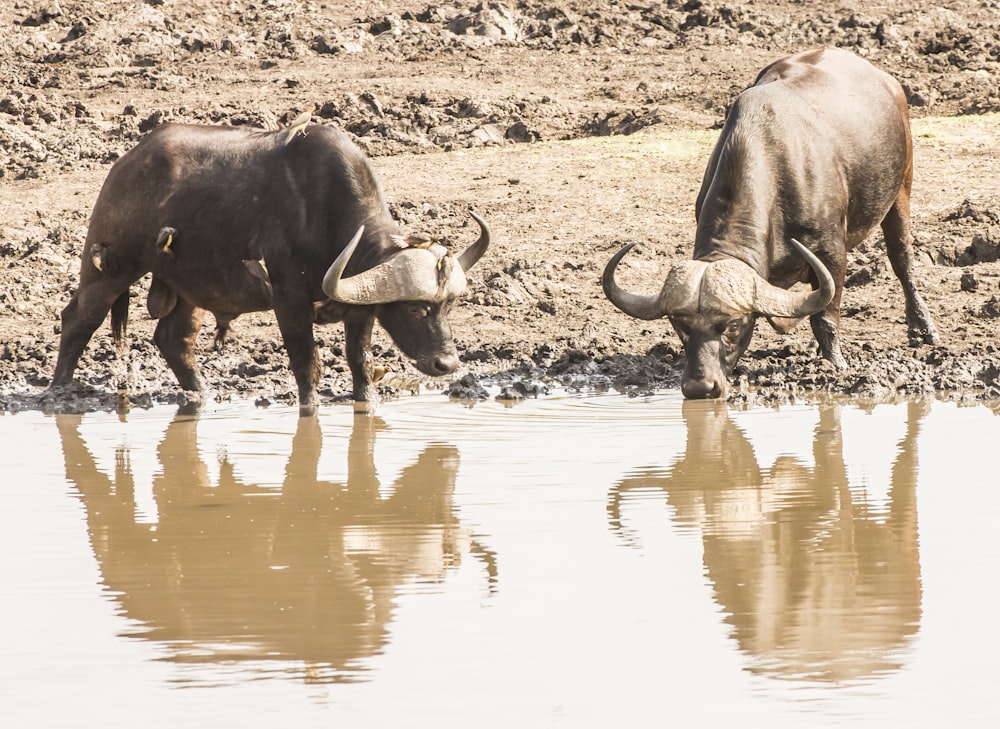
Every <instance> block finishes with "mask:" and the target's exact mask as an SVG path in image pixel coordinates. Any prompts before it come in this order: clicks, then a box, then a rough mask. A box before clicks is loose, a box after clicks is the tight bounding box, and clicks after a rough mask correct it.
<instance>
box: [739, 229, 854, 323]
mask: <svg viewBox="0 0 1000 729" xmlns="http://www.w3.org/2000/svg"><path fill="white" fill-rule="evenodd" d="M791 241H792V245H794V246H795V248H796V250H798V252H799V253H800V254H801V255H802V257H803V258H805V259H806V262H807V263H808V264H809V267H810V268H812V270H813V273H815V274H816V279H817V280H818V281H819V288H816V289H813V290H812V291H809V292H793V291H788V290H786V289H783V288H780V287H778V286H773V285H771V284H769V283H767V281H765V280H764V279H761V280H760V282H758V286H757V291H756V295H755V299H754V310H755V311H756V312H757V313H758V314H763V315H764V316H780V317H788V318H790V319H799V318H802V317H804V316H811V315H813V314H816V313H819V312H820V311H822V310H823V309H825V308H826V305H827V304H829V303H830V302H831V301H832V300H833V296H834V294H835V293H836V291H837V287H836V284H834V282H833V276H831V275H830V271H829V270H828V269H827V267H826V266H824V265H823V262H822V261H821V260H819V259H818V258H817V257H816V256H815V255H814V254H813V252H812V251H810V250H809V249H808V248H806V247H805V246H804V245H802V244H801V243H799V242H798V241H797V240H795V239H794V238H792V239H791Z"/></svg>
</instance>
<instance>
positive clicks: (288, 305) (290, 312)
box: [274, 291, 320, 416]
mask: <svg viewBox="0 0 1000 729" xmlns="http://www.w3.org/2000/svg"><path fill="white" fill-rule="evenodd" d="M291 293H292V292H290V291H282V292H281V293H278V294H276V295H275V307H274V314H275V317H276V318H277V320H278V328H279V329H280V330H281V338H282V339H283V340H284V342H285V351H287V352H288V361H289V364H290V365H291V368H292V374H293V375H295V383H296V385H298V388H299V414H300V415H302V416H308V415H314V414H315V413H316V387H317V385H319V376H320V365H319V355H318V354H317V352H316V340H315V338H314V337H313V306H312V302H311V301H309V300H308V299H307V298H306V297H305V296H298V297H294V296H292V295H291Z"/></svg>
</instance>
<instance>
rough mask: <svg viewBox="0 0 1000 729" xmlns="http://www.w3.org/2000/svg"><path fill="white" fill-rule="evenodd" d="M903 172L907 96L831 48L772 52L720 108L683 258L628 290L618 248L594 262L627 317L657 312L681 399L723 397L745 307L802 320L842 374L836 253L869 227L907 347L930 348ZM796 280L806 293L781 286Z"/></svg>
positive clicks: (781, 323)
mask: <svg viewBox="0 0 1000 729" xmlns="http://www.w3.org/2000/svg"><path fill="white" fill-rule="evenodd" d="M912 179H913V156H912V143H911V137H910V127H909V119H908V112H907V107H906V96H905V94H904V93H903V89H902V88H901V87H900V85H899V84H898V83H897V82H896V81H895V80H893V79H892V78H891V77H890V76H888V75H887V74H885V73H883V72H882V71H880V70H878V69H876V68H875V67H873V66H872V65H871V64H869V63H868V62H867V61H864V60H862V59H860V58H858V57H857V56H855V55H853V54H852V53H849V52H848V51H844V50H838V49H835V48H820V49H815V50H810V51H806V52H804V53H799V54H797V55H794V56H789V57H788V58H783V59H781V60H779V61H776V62H774V63H772V64H771V65H770V66H768V67H767V68H765V69H764V70H763V71H761V72H760V74H759V75H758V76H757V79H756V81H755V83H754V85H753V86H751V87H750V88H748V89H746V90H745V91H743V92H742V93H741V94H739V95H738V96H737V97H736V100H735V101H734V102H733V105H732V107H731V109H730V110H729V113H728V115H727V118H726V122H725V124H724V126H723V128H722V132H721V134H720V136H719V140H718V142H717V144H716V145H715V149H714V151H713V152H712V156H711V158H710V159H709V162H708V167H707V169H706V170H705V176H704V179H703V181H702V185H701V191H700V192H699V193H698V199H697V201H696V204H695V217H696V220H697V225H698V227H697V233H696V236H695V248H694V258H693V260H689V261H684V262H681V263H678V264H675V265H674V266H673V267H672V268H671V270H670V272H669V273H668V274H667V277H666V281H665V283H664V285H663V287H662V290H661V291H660V293H659V294H657V295H653V296H644V295H637V294H634V293H630V292H628V291H625V290H623V289H622V288H620V287H619V286H618V284H617V283H616V281H615V269H616V268H617V266H618V263H619V261H621V259H622V256H624V255H625V254H626V253H627V252H628V251H629V249H631V248H632V246H633V245H634V244H630V245H627V246H625V247H624V248H622V249H621V250H620V251H618V252H617V253H616V254H615V255H614V256H612V257H611V260H610V261H609V262H608V264H607V266H606V267H605V269H604V275H603V277H602V284H603V287H604V292H605V294H606V295H607V297H608V298H609V299H610V300H611V302H612V303H613V304H614V305H615V306H617V307H618V308H619V309H621V310H622V311H624V312H625V313H627V314H629V315H631V316H634V317H637V318H640V319H657V318H660V317H663V316H667V317H669V318H670V322H671V323H672V324H673V326H674V329H675V330H676V331H677V334H678V335H679V337H680V339H681V342H682V343H683V345H684V351H685V354H686V359H687V362H686V365H685V368H684V373H683V376H682V380H681V389H682V391H683V394H684V397H686V398H716V397H725V395H726V388H727V380H728V378H729V375H731V374H732V371H733V368H734V367H735V366H736V362H737V361H738V360H739V358H740V356H741V355H742V354H743V352H744V351H745V350H746V348H747V346H748V345H749V344H750V339H751V337H752V336H753V330H754V324H755V322H756V319H757V317H758V316H765V317H768V319H769V320H770V321H771V324H772V325H773V326H774V327H775V329H777V330H778V331H780V332H787V331H790V329H791V328H792V326H794V324H795V322H796V321H797V320H799V319H801V318H802V317H806V316H809V317H810V323H811V324H812V330H813V333H814V334H815V336H816V340H817V342H818V343H819V349H820V354H821V355H822V356H823V358H824V359H827V360H829V361H830V362H832V363H833V364H834V365H835V366H836V367H837V368H838V369H843V368H844V367H846V361H845V360H844V357H843V355H842V354H841V351H840V341H839V338H838V334H837V328H838V324H839V322H840V296H841V293H842V291H843V286H844V274H845V268H846V265H847V251H849V250H851V249H853V248H854V247H855V246H857V245H858V244H859V243H861V241H862V240H864V239H865V237H866V236H868V234H869V233H870V232H871V231H872V229H873V228H874V227H875V226H876V225H877V224H879V223H881V226H882V231H883V233H884V235H885V242H886V249H887V251H888V255H889V261H890V263H891V264H892V269H893V271H894V272H895V274H896V277H897V278H898V279H899V281H900V283H901V284H902V287H903V294H904V295H905V297H906V321H907V325H908V329H909V338H910V343H911V344H912V345H914V346H916V345H919V344H923V343H927V344H933V343H936V342H937V338H938V337H937V331H936V330H935V327H934V323H933V322H932V321H931V316H930V313H929V312H928V310H927V307H926V306H925V305H924V302H923V301H922V300H921V298H920V296H919V294H918V293H917V291H916V288H915V286H914V282H913V272H912V268H913V252H912V242H913V236H912V235H911V233H910V184H911V182H912ZM799 241H802V243H799ZM799 281H802V282H810V283H811V284H812V286H813V290H812V291H809V292H806V291H803V292H794V291H786V289H788V288H789V287H790V286H792V285H793V284H794V283H796V282H799Z"/></svg>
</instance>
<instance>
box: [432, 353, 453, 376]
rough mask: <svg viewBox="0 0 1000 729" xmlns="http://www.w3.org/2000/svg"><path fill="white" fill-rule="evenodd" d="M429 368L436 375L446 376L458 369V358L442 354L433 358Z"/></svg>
mask: <svg viewBox="0 0 1000 729" xmlns="http://www.w3.org/2000/svg"><path fill="white" fill-rule="evenodd" d="M431 366H432V367H433V368H434V371H435V372H436V373H437V374H439V375H447V374H450V373H452V372H454V371H455V370H456V369H458V357H457V356H456V355H454V354H443V355H441V356H439V357H435V358H434V361H433V362H432V363H431Z"/></svg>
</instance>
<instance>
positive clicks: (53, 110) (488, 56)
mask: <svg viewBox="0 0 1000 729" xmlns="http://www.w3.org/2000/svg"><path fill="white" fill-rule="evenodd" d="M0 27H2V28H3V37H4V42H3V43H2V44H0V76H2V77H3V78H4V79H6V83H5V85H4V86H3V87H0V205H2V207H0V410H8V411H11V410H17V409H22V408H35V407H40V408H45V409H87V408H110V407H113V406H114V404H115V402H116V398H115V393H116V392H117V391H118V390H119V389H120V388H124V389H126V390H127V391H128V393H129V397H130V399H131V400H132V402H133V403H137V404H139V405H143V404H148V403H152V402H160V401H178V400H183V398H184V396H183V394H182V393H180V392H179V391H178V388H177V385H176V382H175V381H174V379H173V376H172V374H171V373H170V372H169V370H168V369H167V368H166V366H165V364H164V362H163V361H162V359H161V358H160V357H159V355H158V354H157V352H156V349H155V347H154V345H153V344H152V342H151V337H150V335H151V332H152V322H150V321H148V320H146V319H144V318H143V317H141V316H140V315H139V314H140V313H142V312H144V309H145V307H144V306H143V305H142V302H143V301H144V298H145V292H144V291H142V290H140V289H141V288H142V285H143V284H140V285H139V286H137V287H135V290H134V292H133V295H134V296H136V297H141V298H139V299H138V300H137V301H136V302H134V304H133V306H132V307H131V310H132V318H131V321H130V328H131V336H130V338H129V348H128V350H127V351H125V352H117V351H116V350H115V349H114V348H113V347H112V345H111V340H110V332H109V330H108V329H106V328H105V329H102V330H100V331H99V333H98V334H97V335H95V337H94V339H93V340H92V342H91V344H90V346H89V348H88V350H87V352H86V353H85V355H84V358H83V359H82V360H81V366H80V369H79V370H78V373H77V377H78V380H79V381H80V387H78V388H75V389H74V390H73V391H72V392H69V393H60V394H59V395H58V396H54V395H51V394H46V393H45V387H46V386H47V385H48V383H49V379H50V377H51V374H52V369H53V366H54V363H55V356H56V352H57V348H58V333H59V327H60V324H59V312H60V310H61V309H62V307H63V306H64V305H65V303H66V301H67V300H68V298H69V296H70V295H71V294H72V292H73V290H74V288H75V285H76V280H77V275H78V271H79V255H80V250H81V248H82V244H83V241H84V237H85V235H86V226H87V219H88V216H89V212H90V208H91V206H92V205H93V203H94V200H95V199H96V196H97V192H98V189H99V187H100V185H101V183H102V181H103V179H104V177H105V175H106V174H107V172H108V169H109V168H110V165H111V164H112V163H113V162H114V160H115V159H117V158H118V157H119V156H120V155H121V154H122V153H123V152H125V151H126V150H127V149H128V148H130V147H131V146H132V145H134V144H135V142H136V141H137V140H138V139H139V138H140V137H141V136H142V135H143V134H144V133H145V132H146V131H148V130H149V129H151V128H153V127H155V126H156V125H158V124H161V123H163V122H166V121H177V120H181V121H190V122H202V123H213V124H250V125H257V126H265V127H275V128H276V127H277V126H279V125H282V124H286V123H288V122H289V121H290V120H292V119H294V118H295V117H296V116H297V115H298V114H299V113H301V112H302V111H305V110H313V120H314V122H315V123H322V124H333V125H337V126H339V127H341V128H343V129H345V130H346V131H347V132H348V133H350V134H351V135H352V136H353V137H354V139H355V140H356V141H357V142H358V144H359V145H360V146H361V147H362V148H364V149H365V150H366V151H367V152H368V153H369V154H370V155H371V156H372V158H373V163H374V166H375V168H376V170H377V172H378V174H379V176H380V178H381V180H382V183H383V186H384V188H385V190H386V193H387V195H388V197H389V199H390V201H391V203H392V211H393V214H394V215H395V216H396V217H397V218H398V219H399V220H400V221H401V222H402V223H404V224H405V225H406V226H407V227H408V228H409V229H411V230H415V231H418V232H423V233H427V234H430V235H432V236H434V237H437V238H440V239H442V240H445V241H447V242H449V243H451V244H453V245H456V246H462V245H465V244H466V243H467V242H469V241H471V239H472V238H473V237H474V230H475V226H474V224H472V223H471V221H470V220H469V218H468V216H467V213H466V211H467V209H468V208H469V207H474V208H475V209H476V210H477V211H478V212H479V213H480V214H482V215H483V216H484V217H485V218H486V219H487V220H488V221H489V222H490V223H491V225H492V227H493V232H494V240H495V244H494V246H493V247H492V249H491V251H490V252H489V253H488V255H487V257H486V258H485V259H484V261H483V262H481V263H480V264H479V266H478V267H477V268H476V269H474V270H473V272H472V274H473V275H472V277H471V290H470V293H469V295H468V296H467V297H466V299H465V300H463V302H462V303H461V304H460V306H459V307H458V308H457V309H456V310H455V311H454V313H453V316H452V319H453V329H454V331H455V334H456V339H457V340H458V344H459V347H460V350H461V352H462V358H463V361H464V364H463V370H462V374H464V375H465V377H464V378H462V379H461V381H460V382H458V383H451V389H450V391H451V392H453V394H454V395H455V396H462V397H472V398H475V397H483V396H485V394H484V391H483V390H482V387H481V386H482V385H483V384H498V385H500V386H502V387H503V389H504V392H505V394H506V395H508V396H510V397H518V396H520V395H522V394H525V393H527V394H531V393H532V392H537V391H538V389H539V388H545V387H547V386H548V385H549V384H550V383H556V384H560V385H563V386H566V387H569V388H591V387H596V388H609V387H610V388H615V389H619V390H625V391H629V392H642V391H646V390H649V389H651V388H655V387H664V386H668V387H669V386H675V385H676V384H677V380H678V361H679V359H680V357H681V355H682V352H681V349H680V344H679V342H678V341H677V339H676V337H675V335H674V334H673V332H672V331H671V330H670V328H669V325H668V324H667V322H666V321H663V322H642V321H637V320H633V319H629V318H628V317H626V316H625V315H624V314H622V313H621V312H619V311H618V310H616V309H615V308H614V307H613V306H612V305H611V304H610V303H609V302H608V301H607V300H606V299H605V298H604V296H603V294H602V292H601V288H600V282H599V278H600V272H601V270H602V269H603V267H604V264H605V262H606V261H607V259H608V257H609V256H610V255H611V253H613V252H614V251H615V250H617V249H618V248H619V247H620V246H621V245H622V244H624V243H626V242H629V241H639V242H640V244H641V245H640V247H639V249H638V250H637V251H636V252H633V253H632V254H631V255H630V256H629V257H628V259H626V261H625V262H624V263H623V265H622V268H621V272H620V279H621V280H622V281H623V282H624V283H625V285H627V286H628V287H629V288H633V289H636V290H646V291H652V290H654V288H656V287H658V286H659V284H660V283H661V282H662V276H663V275H664V273H665V271H666V270H667V267H668V265H669V264H670V262H671V261H673V260H676V259H678V258H680V257H687V256H690V251H691V245H692V244H691V241H692V240H693V235H694V225H693V219H694V213H693V209H694V198H695V194H696V192H697V188H698V185H699V183H700V180H701V173H702V169H703V167H704V164H705V162H706V161H707V158H708V154H709V151H710V149H711V145H712V143H713V140H714V137H715V135H716V134H717V130H718V127H719V125H720V122H721V120H722V119H723V117H724V115H725V111H726V106H727V104H728V103H729V102H730V100H731V99H732V98H733V96H734V95H735V94H736V93H738V92H739V91H740V90H741V89H743V88H744V87H745V86H747V85H748V84H749V83H750V82H751V81H752V80H753V78H754V76H755V75H756V73H757V71H758V70H759V69H760V68H761V67H763V66H764V65H765V64H767V63H768V62H770V61H771V60H773V59H775V58H777V57H779V56H782V55H785V54H787V53H789V52H794V51H798V50H802V49H804V48H808V47H811V46H816V45H821V44H831V45H837V46H842V47H845V48H849V49H851V50H854V51H855V52H857V53H859V54H861V55H863V56H865V57H867V58H869V59H870V60H871V61H873V62H874V63H876V64H877V65H879V66H880V67H882V68H884V69H886V70H887V71H889V72H890V73H892V74H893V75H895V76H896V77H897V78H898V79H899V80H900V81H901V82H902V83H903V85H904V87H905V89H906V91H907V94H908V95H909V99H910V104H911V109H912V116H913V126H914V133H915V166H916V177H915V187H914V204H913V210H914V228H915V233H916V236H917V241H916V250H917V254H918V255H917V258H918V268H917V278H918V283H919V286H920V290H921V291H922V293H923V295H924V298H925V300H926V301H927V303H928V305H929V306H930V309H931V311H932V313H933V314H934V316H935V318H936V322H937V325H938V328H939V330H940V332H941V334H942V339H943V341H942V344H941V345H940V346H935V347H922V348H920V349H912V348H910V347H908V346H907V342H906V327H905V324H904V322H903V309H902V294H901V291H900V289H899V286H898V285H897V282H896V280H895V278H894V277H893V275H892V273H891V271H890V270H889V267H888V265H887V259H886V257H885V252H884V246H883V243H882V240H881V234H879V233H877V234H873V235H872V237H871V238H869V240H868V241H866V242H865V243H864V244H863V245H862V246H861V247H860V248H859V249H858V250H856V251H855V252H854V253H852V254H851V256H850V268H849V271H848V288H847V290H846V291H845V293H844V300H843V319H842V339H843V349H844V354H845V356H846V357H847V360H848V363H849V369H848V370H847V371H846V372H835V371H833V370H832V369H831V368H830V367H829V366H828V365H827V364H826V363H824V362H822V361H819V360H817V358H816V353H815V344H814V342H813V341H812V335H811V332H810V330H809V328H808V326H802V327H800V328H799V329H797V330H796V331H794V332H792V333H791V334H789V335H784V336H779V335H777V334H775V333H773V332H771V331H770V329H769V327H767V325H766V324H764V323H763V322H761V324H760V325H759V326H758V329H757V335H756V337H755V339H754V342H753V343H752V344H751V348H750V351H749V352H748V354H747V356H745V357H744V359H743V360H742V362H741V363H740V365H739V367H738V370H737V372H736V375H735V379H736V380H737V381H740V382H742V383H743V384H742V386H741V387H738V388H734V389H735V392H734V394H733V396H732V399H733V400H736V401H744V402H769V401H773V400H775V399H777V400H784V399H788V398H792V397H801V396H803V395H806V394H808V393H812V392H827V391H833V392H845V393H850V394H853V395H856V396H858V397H877V398H884V397H887V396H890V397H891V396H895V394H896V393H902V394H913V393H931V392H933V393H936V394H937V395H939V396H942V397H959V398H971V399H987V400H992V399H997V398H1000V379H998V375H1000V353H998V350H997V344H996V342H995V335H996V331H997V328H998V318H1000V264H998V263H997V259H998V258H1000V181H998V176H997V172H998V166H997V159H998V154H997V151H996V150H997V144H998V142H997V140H998V138H1000V90H998V89H1000V84H998V75H1000V73H998V72H1000V2H997V1H996V0H986V1H983V0H956V1H954V2H945V3H937V2H934V3H932V2H928V1H927V0H921V1H918V2H885V3H879V2H875V3H867V4H865V5H864V8H863V9H861V6H858V5H853V6H852V5H849V4H846V3H844V4H840V3H829V2H825V1H824V0H776V1H773V2H766V3H764V2H754V0H742V1H737V2H734V3H726V2H716V1H714V0H706V1H705V2H702V1H701V0H688V1H687V2H681V1H680V0H667V1H665V2H642V1H637V0H589V1H588V2H559V1H553V0H523V1H521V2H514V1H510V2H482V3H475V2H471V0H440V1H439V2H436V3H433V4H429V3H427V2H425V1H424V0H406V1H402V2H380V1H378V0H364V1H362V0H356V1H355V2H350V1H349V2H332V1H330V2H306V1H300V0H226V1H225V2H223V1H222V0H201V1H199V0H146V2H145V3H142V2H133V1H132V0H128V1H127V2H126V1H124V0H121V1H119V0H80V1H77V0H61V1H60V2H56V0H42V1H40V2H35V0H22V1H20V2H13V3H4V4H3V5H2V7H0ZM144 283H147V282H144ZM234 334H235V336H234V337H233V340H232V341H231V342H230V343H229V344H228V347H227V349H226V350H225V351H224V352H222V353H215V352H212V351H211V349H210V343H211V336H212V332H211V326H208V327H206V329H205V331H204V332H203V334H202V338H203V341H202V348H201V351H202V352H203V355H204V356H203V358H202V369H203V375H204V377H205V380H206V382H207V383H208V384H209V387H210V388H211V391H212V394H213V395H214V396H216V397H230V396H240V397H252V398H261V399H262V401H270V400H285V399H292V398H293V397H294V391H295V387H294V381H293V379H292V377H291V374H290V372H289V371H288V367H287V361H286V358H285V355H284V351H283V349H282V345H281V340H280V336H279V334H278V331H277V327H276V326H275V324H274V319H273V316H272V315H270V314H262V315H254V316H244V317H241V318H240V319H238V320H237V322H236V323H235V325H234ZM318 337H319V340H320V342H321V344H322V349H321V353H322V356H323V359H324V361H325V362H326V364H327V371H326V375H325V376H324V381H323V385H322V393H323V394H324V396H325V397H327V398H338V397H343V395H344V394H345V393H347V392H349V380H348V375H347V372H346V367H345V363H344V361H343V356H342V351H341V349H342V346H341V344H342V333H341V330H340V327H338V326H332V327H327V328H322V329H319V330H318ZM376 342H377V344H376V354H377V357H378V358H379V360H380V361H381V362H382V364H384V365H386V366H388V367H389V368H390V369H391V370H392V371H393V374H391V375H390V376H389V377H387V378H386V380H384V381H383V386H384V391H385V393H386V395H387V396H391V395H393V394H394V393H397V392H401V391H406V390H408V389H412V388H414V387H415V386H416V384H417V383H418V382H424V383H426V384H431V382H430V381H429V380H426V379H425V378H422V377H418V375H417V374H416V370H414V369H413V368H412V367H410V366H409V365H408V364H406V363H405V362H404V361H403V359H402V358H401V357H400V355H399V353H398V350H396V348H395V347H394V346H393V344H392V342H391V340H389V339H388V337H387V336H385V335H384V334H379V335H378V336H377V337H376ZM438 384H439V385H440V384H441V383H438Z"/></svg>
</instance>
